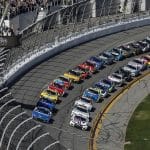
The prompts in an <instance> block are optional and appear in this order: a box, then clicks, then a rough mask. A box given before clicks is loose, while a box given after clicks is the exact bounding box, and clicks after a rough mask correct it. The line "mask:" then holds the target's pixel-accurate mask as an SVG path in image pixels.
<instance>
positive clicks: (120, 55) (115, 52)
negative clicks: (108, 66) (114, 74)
mask: <svg viewBox="0 0 150 150" xmlns="http://www.w3.org/2000/svg"><path fill="white" fill-rule="evenodd" d="M109 52H110V53H111V54H112V55H113V56H114V58H115V60H116V61H119V60H123V59H124V55H123V52H122V50H121V49H117V48H113V49H111V50H110V51H109Z"/></svg>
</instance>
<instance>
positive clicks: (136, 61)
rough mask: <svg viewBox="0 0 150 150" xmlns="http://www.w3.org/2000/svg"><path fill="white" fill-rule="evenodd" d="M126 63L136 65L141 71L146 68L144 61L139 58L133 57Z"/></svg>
mask: <svg viewBox="0 0 150 150" xmlns="http://www.w3.org/2000/svg"><path fill="white" fill-rule="evenodd" d="M128 65H131V66H134V67H138V68H139V70H140V71H143V70H145V69H146V68H147V65H146V63H145V62H144V61H143V60H142V59H141V58H135V59H133V60H131V61H129V62H128Z"/></svg>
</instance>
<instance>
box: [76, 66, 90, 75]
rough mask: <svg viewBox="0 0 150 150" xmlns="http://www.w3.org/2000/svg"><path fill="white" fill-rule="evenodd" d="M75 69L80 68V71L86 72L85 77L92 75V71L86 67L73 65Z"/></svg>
mask: <svg viewBox="0 0 150 150" xmlns="http://www.w3.org/2000/svg"><path fill="white" fill-rule="evenodd" d="M75 69H77V70H81V71H83V72H84V73H86V74H87V76H86V78H89V77H91V76H92V73H91V72H90V70H89V69H87V68H81V67H80V66H77V67H75Z"/></svg>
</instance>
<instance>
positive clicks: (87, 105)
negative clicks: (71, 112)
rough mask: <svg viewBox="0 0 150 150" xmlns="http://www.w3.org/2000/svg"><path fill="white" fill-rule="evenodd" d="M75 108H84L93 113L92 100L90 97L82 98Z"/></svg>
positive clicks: (77, 101) (76, 102)
mask: <svg viewBox="0 0 150 150" xmlns="http://www.w3.org/2000/svg"><path fill="white" fill-rule="evenodd" d="M74 105H75V106H84V107H85V108H86V109H87V110H88V111H91V110H92V108H93V106H92V100H91V99H90V98H88V97H81V98H80V99H79V100H76V101H75V104H74Z"/></svg>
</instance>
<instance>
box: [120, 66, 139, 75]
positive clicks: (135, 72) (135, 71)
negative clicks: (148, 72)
mask: <svg viewBox="0 0 150 150" xmlns="http://www.w3.org/2000/svg"><path fill="white" fill-rule="evenodd" d="M122 69H123V70H125V71H129V72H130V73H131V76H132V77H136V76H138V75H139V74H140V69H139V68H138V67H135V66H132V65H129V64H127V65H125V66H123V67H122Z"/></svg>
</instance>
